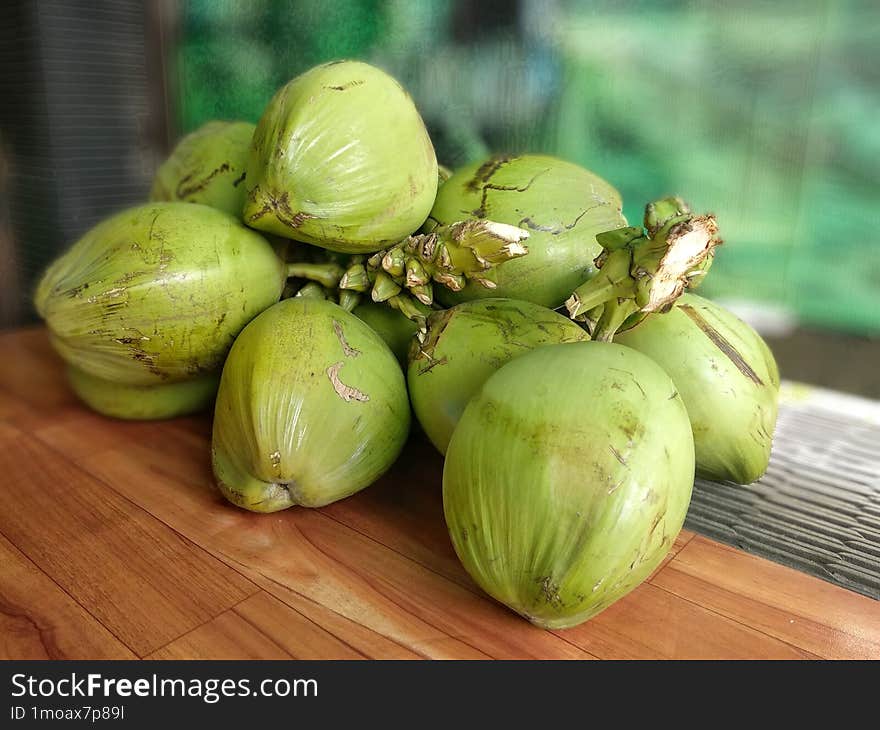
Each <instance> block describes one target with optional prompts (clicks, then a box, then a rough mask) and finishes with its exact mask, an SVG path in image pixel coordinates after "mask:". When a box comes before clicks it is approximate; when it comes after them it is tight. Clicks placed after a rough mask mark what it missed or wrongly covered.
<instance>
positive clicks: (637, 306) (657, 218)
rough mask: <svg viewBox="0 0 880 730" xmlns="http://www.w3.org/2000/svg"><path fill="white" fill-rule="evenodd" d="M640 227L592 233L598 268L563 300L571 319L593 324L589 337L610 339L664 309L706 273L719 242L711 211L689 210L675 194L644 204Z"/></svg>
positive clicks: (667, 309)
mask: <svg viewBox="0 0 880 730" xmlns="http://www.w3.org/2000/svg"><path fill="white" fill-rule="evenodd" d="M644 226H645V230H643V229H642V228H638V227H628V228H620V229H617V230H615V231H608V232H606V233H601V234H599V235H598V236H596V240H597V242H598V243H599V244H600V245H601V246H602V248H603V249H604V250H603V251H602V253H601V254H600V255H599V256H598V257H597V258H596V260H595V264H596V266H597V267H598V269H599V271H598V273H597V274H596V275H595V276H594V277H593V278H592V279H590V280H589V281H587V282H585V283H584V284H582V285H581V286H579V287H578V288H577V289H576V290H575V291H574V293H573V294H572V295H571V297H569V299H568V301H566V303H565V306H566V308H567V309H568V312H569V316H571V317H572V319H577V320H579V321H586V322H587V324H588V326H591V325H592V326H591V334H592V336H593V338H594V339H602V340H611V339H612V338H613V336H614V334H615V332H617V330H618V329H619V328H620V327H622V326H623V325H624V323H626V324H627V325H632V324H634V323H636V322H638V321H640V319H642V318H643V317H645V316H646V315H647V314H650V313H653V312H666V311H669V309H670V308H671V307H672V305H673V303H674V302H675V300H676V299H678V297H679V296H681V294H682V293H683V292H684V290H685V288H687V287H688V286H690V285H691V284H692V283H693V282H699V281H700V280H701V279H702V278H703V277H704V276H705V274H706V271H707V270H708V268H709V266H710V265H711V261H712V257H713V256H714V249H715V247H716V246H717V245H719V244H720V243H721V239H719V238H718V237H717V235H716V234H717V232H718V226H717V223H716V222H715V218H714V216H712V215H693V214H692V212H691V209H690V207H688V205H687V203H685V202H684V201H683V200H682V199H681V198H678V197H669V198H662V199H661V200H657V201H655V202H653V203H649V204H648V205H647V206H646V207H645V220H644ZM600 306H601V307H602V310H601V314H599V316H598V318H596V314H597V312H598V310H596V308H597V307H600ZM591 310H595V311H591Z"/></svg>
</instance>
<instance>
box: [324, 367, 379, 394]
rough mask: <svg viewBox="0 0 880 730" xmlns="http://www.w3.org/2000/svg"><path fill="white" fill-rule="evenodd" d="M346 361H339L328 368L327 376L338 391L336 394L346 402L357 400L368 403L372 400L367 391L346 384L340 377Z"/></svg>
mask: <svg viewBox="0 0 880 730" xmlns="http://www.w3.org/2000/svg"><path fill="white" fill-rule="evenodd" d="M343 364H344V363H342V362H337V363H333V364H332V365H331V366H330V367H329V368H327V377H328V378H330V383H331V385H332V386H333V390H335V391H336V395H338V396H339V397H340V398H342V400H344V401H345V402H346V403H350V402H351V401H353V400H355V401H358V402H360V403H366V402H367V401H368V400H370V396H368V395H367V394H366V393H362V392H361V391H359V390H358V389H357V388H353V387H351V386H350V385H346V384H345V383H343V382H342V381H341V380H340V379H339V371H340V370H341V369H342V366H343Z"/></svg>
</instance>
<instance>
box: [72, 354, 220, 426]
mask: <svg viewBox="0 0 880 730" xmlns="http://www.w3.org/2000/svg"><path fill="white" fill-rule="evenodd" d="M67 380H68V382H69V383H70V387H71V388H72V389H73V392H74V393H76V395H77V396H78V397H79V398H80V400H82V401H83V403H85V404H86V405H87V406H89V408H91V409H92V410H94V411H97V412H98V413H101V414H103V415H105V416H111V417H112V418H122V419H126V420H153V419H161V418H174V417H175V416H183V415H187V414H190V413H197V412H199V411H203V410H205V409H207V408H208V407H209V406H210V405H211V404H212V403H213V402H214V396H216V395H217V386H218V384H219V382H220V376H219V375H203V376H201V377H197V378H193V379H192V380H182V381H180V382H177V383H167V384H161V385H123V384H120V383H114V382H112V381H110V380H103V379H102V378H96V377H95V376H94V375H89V374H88V373H85V372H83V371H82V370H80V369H79V368H76V367H73V366H68V368H67Z"/></svg>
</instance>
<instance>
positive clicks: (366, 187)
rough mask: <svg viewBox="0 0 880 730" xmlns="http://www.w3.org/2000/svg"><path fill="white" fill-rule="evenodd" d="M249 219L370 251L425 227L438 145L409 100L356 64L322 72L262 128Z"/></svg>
mask: <svg viewBox="0 0 880 730" xmlns="http://www.w3.org/2000/svg"><path fill="white" fill-rule="evenodd" d="M246 184H247V198H246V201H245V205H244V214H243V215H244V220H245V222H246V223H247V224H248V225H249V226H252V227H254V228H257V229H259V230H261V231H266V232H268V233H274V234H277V235H279V236H284V237H286V238H293V239H295V240H298V241H305V242H307V243H312V244H315V245H318V246H322V247H323V248H327V249H331V250H334V251H344V252H349V253H369V252H373V251H378V250H379V249H381V248H384V247H386V246H388V245H391V244H394V243H396V242H397V241H399V240H401V239H403V238H405V237H406V236H407V235H409V234H410V233H412V232H414V231H416V230H417V229H418V228H419V226H421V225H422V223H423V222H424V220H425V218H426V217H427V215H428V213H429V211H430V210H431V205H432V204H433V203H434V197H435V195H436V193H437V185H438V171H437V158H436V155H435V153H434V146H433V145H432V144H431V139H430V137H429V136H428V131H427V129H426V128H425V125H424V122H423V121H422V118H421V116H420V115H419V112H418V110H417V109H416V107H415V104H414V103H413V101H412V99H411V98H410V97H409V95H408V94H407V93H406V91H405V90H404V89H403V88H402V87H401V86H400V84H399V83H398V82H397V81H396V80H395V79H393V78H392V77H391V76H389V75H388V74H387V73H385V72H384V71H382V70H380V69H378V68H376V67H374V66H370V65H369V64H366V63H361V62H358V61H337V62H334V63H328V64H324V65H322V66H317V67H315V68H313V69H311V70H310V71H307V72H306V73H304V74H302V75H301V76H298V77H296V78H295V79H293V80H292V81H290V82H289V83H288V84H286V85H285V86H284V87H282V88H281V90H280V91H278V93H277V94H275V96H274V97H273V98H272V100H271V101H270V102H269V105H268V106H267V107H266V109H265V111H264V112H263V115H262V117H261V118H260V121H259V123H258V124H257V128H256V131H255V133H254V136H253V141H252V144H251V149H250V155H249V161H248V167H247V179H246Z"/></svg>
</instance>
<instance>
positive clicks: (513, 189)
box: [473, 168, 550, 218]
mask: <svg viewBox="0 0 880 730" xmlns="http://www.w3.org/2000/svg"><path fill="white" fill-rule="evenodd" d="M545 172H550V170H549V168H548V169H546V170H541V172H538V173H535V175H534V176H533V177H532V179H531V180H529V181H528V182H527V183H526V184H525V185H523V186H522V187H518V186H516V185H493V184H492V183H488V182H487V183H485V184H484V185H483V192H482V195H481V196H480V207H479V208H477V209H476V210H475V211H473V215H474V216H475V217H477V218H485V217H486V205H487V198H488V197H489V191H490V190H500V191H505V192H509V193H524V192H526V190H528V189H529V188H530V187H532V184H533V183H534V182H535V180H537V179H538V178H539V177H541V175H543V174H544V173H545Z"/></svg>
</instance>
